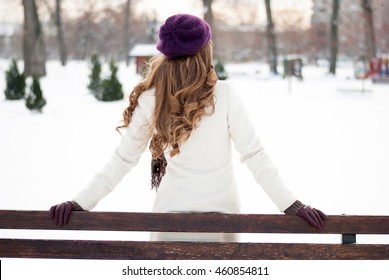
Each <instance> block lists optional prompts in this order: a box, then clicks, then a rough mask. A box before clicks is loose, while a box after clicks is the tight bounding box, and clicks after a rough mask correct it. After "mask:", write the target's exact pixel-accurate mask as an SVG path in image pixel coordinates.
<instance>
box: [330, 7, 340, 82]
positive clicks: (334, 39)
mask: <svg viewBox="0 0 389 280" xmlns="http://www.w3.org/2000/svg"><path fill="white" fill-rule="evenodd" d="M338 23H339V0H332V15H331V35H330V36H331V38H330V48H331V50H330V53H331V57H330V69H329V72H330V73H331V74H334V75H335V74H336V60H337V56H338V46H339V35H338Z"/></svg>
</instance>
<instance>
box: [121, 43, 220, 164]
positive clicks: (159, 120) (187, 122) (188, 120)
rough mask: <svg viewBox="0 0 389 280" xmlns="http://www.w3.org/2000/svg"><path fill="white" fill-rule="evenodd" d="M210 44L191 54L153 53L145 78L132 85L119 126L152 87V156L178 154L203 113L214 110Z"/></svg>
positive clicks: (129, 116)
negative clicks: (153, 102)
mask: <svg viewBox="0 0 389 280" xmlns="http://www.w3.org/2000/svg"><path fill="white" fill-rule="evenodd" d="M212 55H213V54H212V43H211V41H210V42H208V43H207V44H206V45H205V46H204V47H203V48H202V49H201V50H200V51H199V52H197V53H196V54H195V55H194V56H187V57H178V58H175V59H167V58H166V57H165V56H164V55H157V56H155V57H153V58H152V59H151V60H150V63H149V66H148V71H147V74H146V77H145V79H144V80H143V81H142V82H140V83H139V84H138V85H136V86H135V87H134V89H133V91H132V93H131V95H130V97H129V103H130V104H129V106H128V107H127V108H126V109H125V110H124V112H123V125H121V126H118V127H117V128H116V129H117V130H119V129H121V128H126V127H128V125H129V123H130V122H131V117H132V114H133V112H134V110H135V108H136V106H137V105H138V98H139V96H140V95H141V94H142V93H143V92H144V91H146V90H148V89H150V88H153V87H154V88H155V98H156V100H155V101H156V102H155V104H156V105H155V111H154V115H153V120H152V131H155V133H154V135H153V138H152V140H151V142H150V147H149V148H150V151H151V153H152V156H153V159H157V158H158V157H159V156H161V155H162V154H163V152H164V151H165V150H166V149H168V148H169V149H170V156H172V157H173V156H175V155H177V154H179V153H180V146H181V144H183V143H184V142H185V141H186V140H187V139H188V138H189V136H190V134H191V132H192V131H193V129H195V128H196V127H198V125H199V123H200V120H201V118H202V117H203V116H204V115H211V114H212V113H213V112H214V109H215V101H214V95H213V90H214V87H215V85H216V82H217V79H218V78H217V75H216V72H215V70H214V67H213V65H212Z"/></svg>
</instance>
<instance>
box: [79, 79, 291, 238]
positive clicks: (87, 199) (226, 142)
mask: <svg viewBox="0 0 389 280" xmlns="http://www.w3.org/2000/svg"><path fill="white" fill-rule="evenodd" d="M214 94H215V111H214V113H213V114H212V115H206V116H203V118H202V119H201V122H200V124H199V126H198V127H197V128H196V129H194V130H193V131H192V133H191V135H190V137H189V139H188V140H187V141H186V142H185V143H183V144H182V146H181V147H180V154H179V155H176V156H174V157H170V155H169V151H165V156H166V160H167V162H168V165H167V169H166V174H165V176H164V177H163V179H162V182H161V185H160V187H159V189H158V192H157V195H156V198H155V202H154V206H153V211H154V212H222V213H239V211H240V200H239V195H238V188H237V184H236V181H235V177H234V170H233V164H232V145H234V147H235V149H236V150H237V151H238V152H239V153H240V158H241V162H242V163H246V164H247V166H248V168H249V169H250V171H251V172H252V174H253V176H254V178H255V180H256V181H257V182H258V184H259V185H260V186H262V188H263V189H264V190H265V192H266V193H267V194H268V196H269V197H270V198H271V200H272V201H273V202H274V203H275V204H276V205H277V206H278V208H279V210H280V211H284V210H285V209H286V208H288V207H289V206H291V205H292V204H293V203H294V202H295V201H296V200H297V198H296V197H295V196H294V195H293V194H292V193H291V192H290V191H289V190H288V189H287V188H286V186H285V184H284V182H283V181H282V179H281V177H280V176H279V174H278V172H277V169H276V167H275V166H274V165H273V164H272V162H271V161H270V159H269V157H268V156H267V154H266V152H265V150H264V148H263V147H262V145H261V143H260V140H259V138H258V137H257V135H256V132H255V130H254V128H253V126H252V125H251V123H250V120H249V118H248V116H247V114H246V111H245V108H244V107H243V105H242V103H241V101H240V98H239V96H238V95H237V93H236V92H234V89H233V87H232V86H231V84H230V83H229V82H228V81H218V82H217V85H216V87H215V92H214ZM138 102H139V104H138V106H137V107H136V109H135V111H134V113H133V116H132V120H131V122H130V124H129V126H128V128H127V130H126V134H125V135H124V136H123V138H122V140H121V142H120V144H119V146H118V147H117V149H116V151H115V153H114V154H113V156H112V158H111V160H110V161H108V163H107V164H106V165H105V167H104V168H103V169H102V170H101V171H100V172H98V173H97V174H96V175H95V176H94V177H93V178H92V180H91V182H90V183H89V184H88V185H87V186H86V187H85V188H84V189H83V190H82V191H81V192H80V193H78V194H77V196H76V197H75V198H74V201H76V202H77V203H78V204H79V205H80V206H81V207H82V208H83V209H85V210H90V209H92V208H93V207H94V206H95V205H96V204H97V203H98V202H99V201H100V200H101V199H102V198H103V197H105V196H106V195H107V194H108V193H110V192H111V191H112V190H113V189H114V188H115V187H116V186H117V184H118V183H119V182H120V181H121V180H122V178H123V177H124V176H125V175H126V174H127V173H128V172H129V171H130V170H131V169H132V168H133V167H134V166H135V165H136V164H137V163H138V160H139V158H140V156H141V154H142V153H143V152H144V151H145V150H146V148H147V147H148V143H149V141H150V139H151V136H152V133H151V128H150V123H151V120H152V117H153V112H154V107H155V96H154V89H150V90H148V91H146V92H144V93H142V94H141V96H140V97H139V100H138ZM186 235H188V234H186ZM189 235H190V233H189ZM222 235H223V234H222ZM193 236H194V235H191V237H189V239H190V240H192V239H193V238H192V237H193ZM196 236H199V235H198V234H196ZM215 236H216V235H215ZM226 236H228V235H226ZM170 237H171V235H170ZM170 237H168V236H165V237H164V236H163V234H155V235H152V239H163V240H167V239H170ZM177 239H180V240H187V239H186V238H179V237H177ZM195 239H197V238H195ZM205 239H206V240H210V239H213V238H205ZM216 239H217V240H225V239H223V238H216ZM227 239H229V237H227Z"/></svg>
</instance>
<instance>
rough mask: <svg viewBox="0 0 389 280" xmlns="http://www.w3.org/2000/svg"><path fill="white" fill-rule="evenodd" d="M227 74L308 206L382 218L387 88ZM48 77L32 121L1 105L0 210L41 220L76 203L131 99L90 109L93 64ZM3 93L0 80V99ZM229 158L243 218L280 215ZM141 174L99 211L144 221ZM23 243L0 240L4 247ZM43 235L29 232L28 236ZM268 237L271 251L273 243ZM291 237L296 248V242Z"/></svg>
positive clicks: (262, 73) (260, 71)
mask: <svg viewBox="0 0 389 280" xmlns="http://www.w3.org/2000/svg"><path fill="white" fill-rule="evenodd" d="M8 65H9V61H0V73H4V71H5V70H6V69H7V68H8ZM227 70H228V72H229V74H230V81H232V82H233V83H234V84H235V86H236V87H237V89H238V90H239V92H240V95H241V97H242V99H243V101H244V103H245V104H246V107H247V110H248V112H249V114H250V116H251V118H252V122H253V123H254V124H255V127H256V128H257V132H258V135H259V136H260V138H261V139H262V142H263V145H264V146H265V148H266V149H267V151H268V153H269V154H270V156H271V158H272V159H273V161H274V163H275V164H276V165H277V167H278V168H279V171H280V173H281V175H282V177H283V178H284V181H285V182H286V183H287V185H289V187H290V189H292V190H293V192H295V193H296V195H297V196H298V197H299V198H300V199H301V200H302V201H303V202H304V203H306V204H311V205H312V206H314V207H317V208H319V209H321V210H323V211H324V212H326V213H327V214H335V215H338V214H357V215H358V214H361V215H364V214H366V215H389V203H388V202H387V198H388V195H389V190H388V187H389V172H388V171H389V170H388V169H389V168H388V167H389V146H388V143H389V85H375V84H372V83H371V82H370V81H366V82H364V83H363V82H361V81H357V80H354V79H353V69H352V67H347V66H344V67H342V68H339V69H338V74H337V76H336V77H333V76H328V75H327V74H326V72H327V69H326V68H322V67H314V66H304V68H303V75H304V80H303V81H298V80H297V79H290V80H289V79H282V78H279V77H272V76H271V75H269V73H268V71H267V66H266V65H263V64H258V63H250V64H240V65H238V64H230V65H227ZM47 72H48V75H47V76H46V77H45V78H43V79H42V80H41V86H42V89H43V93H44V97H45V98H46V100H47V106H46V107H45V108H44V109H43V113H42V114H34V113H31V112H30V111H28V110H27V109H26V107H25V106H24V102H23V101H6V100H5V99H4V97H3V98H0V131H1V137H0V190H1V195H0V209H23V210H48V209H49V208H50V206H51V205H53V204H56V203H59V202H62V201H65V200H69V199H72V197H73V195H74V194H75V193H77V192H78V190H80V189H81V188H82V187H83V186H85V184H86V183H87V182H88V181H89V179H90V178H91V177H92V176H93V174H94V173H95V172H96V171H97V170H98V169H99V168H101V167H102V165H103V164H104V163H105V161H106V160H107V159H108V158H109V157H110V155H111V153H112V152H113V150H114V149H115V146H116V145H117V143H118V141H119V140H120V135H119V134H118V133H117V132H116V131H115V127H116V126H117V125H118V124H119V121H120V119H121V113H122V111H123V109H124V108H125V107H126V105H127V100H123V101H118V102H112V103H103V102H99V101H97V100H96V99H95V98H94V97H93V96H92V95H91V94H90V93H89V92H88V90H87V88H86V85H87V83H88V75H89V66H88V64H87V63H85V62H78V61H71V62H69V63H68V65H67V66H66V67H61V66H60V65H59V63H58V62H48V63H47ZM119 79H120V80H121V82H122V83H123V88H124V90H125V92H126V94H127V95H128V93H129V92H130V91H131V88H132V87H133V86H134V85H135V84H136V83H137V82H138V81H139V80H140V76H138V75H136V74H135V69H134V66H133V64H131V66H130V67H126V66H125V65H123V64H120V68H119ZM4 87H5V80H4V76H2V77H1V76H0V92H3V90H4ZM234 155H235V166H236V173H237V180H238V183H239V186H240V194H241V200H242V212H244V213H279V212H278V210H277V208H276V207H275V205H274V204H273V203H272V202H271V201H270V199H269V198H268V197H267V196H266V195H265V194H264V192H263V191H262V190H261V188H260V187H259V186H258V185H256V183H255V181H254V180H253V179H252V177H251V175H250V174H249V171H248V169H247V168H246V167H245V166H244V165H242V164H241V163H240V162H239V155H238V154H234ZM149 167H150V154H149V153H145V154H144V156H142V158H141V160H140V163H139V164H138V166H137V167H136V168H135V169H134V170H133V171H132V172H131V173H130V174H128V176H127V177H126V178H125V179H124V180H123V181H122V183H121V184H120V185H119V186H118V187H117V189H116V190H115V191H114V192H113V193H111V194H110V195H109V196H108V197H106V198H105V199H104V200H103V201H102V202H101V203H100V204H99V205H98V206H97V207H96V208H95V210H96V211H139V212H148V211H150V210H151V205H152V202H153V199H154V195H155V193H154V192H153V191H150V180H149V179H150V170H149ZM23 234H25V233H23V232H21V231H7V230H2V231H0V237H9V236H13V237H20V236H23ZM50 234H51V236H54V233H50ZM75 234H76V233H74V232H63V233H58V235H57V236H58V237H61V238H73V237H74V236H75ZM41 235H42V233H40V232H32V233H30V234H29V237H31V236H41ZM77 236H78V237H79V238H85V239H95V238H97V239H98V238H101V236H102V235H100V234H95V235H93V236H92V235H91V234H90V233H86V232H80V233H77ZM262 237H263V236H262V235H257V236H253V235H246V236H243V237H242V239H243V240H251V239H253V238H254V239H255V238H262ZM104 238H106V239H108V238H113V239H116V238H118V239H127V238H130V239H141V240H144V239H146V240H147V238H148V236H147V235H145V234H142V233H139V234H134V235H132V236H128V234H125V233H112V235H110V236H109V237H108V238H107V237H106V236H104ZM264 238H266V240H267V241H269V240H270V241H271V240H272V238H275V239H277V236H276V237H271V236H266V235H265V236H264ZM278 238H280V237H278ZM281 238H284V237H281ZM290 238H292V240H293V241H294V242H300V241H301V236H296V237H295V238H294V239H293V236H292V237H290ZM307 238H308V239H307ZM315 238H316V239H315V242H327V241H328V242H333V241H335V242H338V241H339V237H338V236H335V237H333V236H332V237H329V236H322V237H321V238H320V239H321V240H317V236H315ZM363 240H368V241H369V242H376V243H381V242H385V243H388V238H386V239H385V238H383V237H377V236H375V237H366V236H365V237H364V236H362V237H361V238H360V239H358V241H359V242H363ZM303 241H309V237H304V239H303Z"/></svg>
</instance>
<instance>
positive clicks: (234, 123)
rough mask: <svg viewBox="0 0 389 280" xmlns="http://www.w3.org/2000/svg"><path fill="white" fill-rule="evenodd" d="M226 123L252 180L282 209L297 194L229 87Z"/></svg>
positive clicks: (293, 199)
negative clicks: (267, 152)
mask: <svg viewBox="0 0 389 280" xmlns="http://www.w3.org/2000/svg"><path fill="white" fill-rule="evenodd" d="M228 96H229V110H228V125H229V131H230V135H231V138H232V140H233V142H234V147H235V149H236V150H237V151H238V152H239V153H240V160H241V162H242V163H246V164H247V166H248V168H249V170H250V171H251V173H252V174H253V176H254V178H255V180H256V182H257V183H258V184H259V185H260V186H261V187H262V188H263V189H264V191H265V192H266V194H267V195H268V196H269V197H270V199H271V200H272V201H273V202H274V203H275V204H276V205H277V207H278V209H279V210H280V211H281V212H283V211H284V210H286V209H287V208H288V207H289V206H290V205H292V204H293V203H294V202H295V201H296V200H297V198H296V197H295V196H294V195H293V194H292V192H290V191H289V190H288V189H287V187H286V185H285V183H284V182H283V180H282V178H281V177H280V175H279V174H278V171H277V168H276V167H275V166H274V165H273V163H272V162H271V160H270V158H269V156H268V155H267V154H266V152H265V150H264V148H263V146H262V145H261V142H260V140H259V138H258V136H257V134H256V131H255V129H254V127H253V126H252V124H251V122H250V119H249V117H248V115H247V113H246V109H245V108H244V106H243V104H242V102H241V100H240V98H239V96H238V95H237V94H236V92H234V89H233V87H231V86H230V87H229V92H228Z"/></svg>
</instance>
